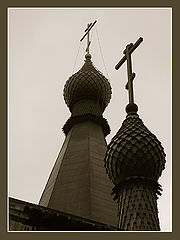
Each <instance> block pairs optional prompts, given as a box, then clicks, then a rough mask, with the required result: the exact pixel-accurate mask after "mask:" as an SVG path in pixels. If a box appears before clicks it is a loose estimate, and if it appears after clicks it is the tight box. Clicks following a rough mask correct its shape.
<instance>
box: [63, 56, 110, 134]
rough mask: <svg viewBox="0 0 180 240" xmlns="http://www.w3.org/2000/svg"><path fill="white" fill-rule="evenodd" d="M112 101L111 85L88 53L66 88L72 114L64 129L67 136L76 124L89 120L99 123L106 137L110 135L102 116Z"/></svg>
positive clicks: (65, 91)
mask: <svg viewBox="0 0 180 240" xmlns="http://www.w3.org/2000/svg"><path fill="white" fill-rule="evenodd" d="M110 99H111V86H110V83H109V81H108V80H107V79H106V77H105V76H104V75H103V74H102V73H101V72H100V71H99V70H97V69H96V68H95V67H94V65H93V63H92V61H91V55H90V54H89V53H87V54H86V55H85V63H84V65H83V66H82V68H81V69H80V70H79V71H78V72H77V73H75V74H73V75H72V76H71V77H70V78H69V79H68V80H67V82H66V84H65V86H64V100H65V103H66V104H67V106H68V107H69V109H70V111H71V113H72V115H71V117H70V119H68V121H67V122H66V123H65V125H64V127H63V131H64V132H65V134H67V133H68V131H69V130H70V129H71V128H72V126H73V125H74V124H75V123H77V122H81V121H84V120H88V119H89V120H92V121H95V122H98V123H99V124H100V125H101V126H102V129H103V132H104V135H105V136H106V135H107V134H109V133H110V128H109V125H108V123H107V121H106V119H104V118H103V117H102V114H103V112H104V110H105V108H106V106H107V105H108V103H109V102H110Z"/></svg>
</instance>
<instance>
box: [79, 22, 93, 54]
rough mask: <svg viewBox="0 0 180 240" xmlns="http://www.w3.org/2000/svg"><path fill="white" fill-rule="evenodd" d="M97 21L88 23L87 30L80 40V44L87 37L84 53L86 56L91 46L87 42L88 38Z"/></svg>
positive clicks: (89, 42) (88, 41)
mask: <svg viewBox="0 0 180 240" xmlns="http://www.w3.org/2000/svg"><path fill="white" fill-rule="evenodd" d="M96 22H97V21H94V23H88V25H87V28H86V30H85V34H84V36H83V37H82V38H81V40H80V41H81V42H82V40H83V39H84V38H85V37H86V36H87V48H86V52H87V54H88V55H89V47H90V44H91V41H90V40H89V37H90V30H91V29H92V28H93V26H94V25H95V24H96Z"/></svg>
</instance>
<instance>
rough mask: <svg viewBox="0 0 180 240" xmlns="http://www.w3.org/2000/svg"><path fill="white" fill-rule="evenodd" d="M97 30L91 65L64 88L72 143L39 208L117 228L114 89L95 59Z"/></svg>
mask: <svg viewBox="0 0 180 240" xmlns="http://www.w3.org/2000/svg"><path fill="white" fill-rule="evenodd" d="M94 24H95V23H93V24H90V25H88V28H87V29H86V34H85V36H86V35H87V36H88V38H87V49H86V52H87V54H86V55H85V63H84V65H83V66H82V67H81V69H80V70H79V71H78V72H77V73H75V74H73V75H72V76H71V77H70V78H69V79H68V80H67V82H66V84H65V86H64V100H65V103H66V104H67V106H68V107H69V109H70V111H71V117H70V118H69V119H68V120H67V122H66V123H65V125H64V127H63V131H64V133H65V135H66V138H65V141H64V144H63V146H62V149H61V150H60V153H59V156H58V158H57V160H56V163H55V165H54V168H53V170H52V172H51V174H50V177H49V179H48V182H47V184H46V187H45V189H44V192H43V194H42V196H41V199H40V202H39V205H41V206H45V207H49V208H52V209H55V210H59V211H62V212H65V213H69V214H73V215H76V216H80V217H84V218H87V219H90V220H94V221H97V222H101V223H105V224H109V225H112V226H115V225H116V224H117V206H116V204H115V202H114V201H113V198H112V196H111V190H112V187H113V185H112V184H111V182H110V181H109V179H108V176H107V175H106V171H105V168H104V157H105V153H106V150H107V144H106V140H105V136H106V135H107V134H108V133H109V132H110V128H109V125H108V123H107V121H106V119H104V118H103V112H104V110H105V108H106V107H107V105H108V103H109V101H110V98H111V86H110V83H109V81H108V80H107V79H106V78H105V77H104V76H103V74H102V73H100V71H98V70H97V69H96V68H95V67H94V65H93V63H92V61H91V55H90V54H89V46H90V41H89V31H90V29H91V28H92V27H93V25H94Z"/></svg>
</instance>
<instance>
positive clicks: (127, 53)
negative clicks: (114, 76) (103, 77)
mask: <svg viewBox="0 0 180 240" xmlns="http://www.w3.org/2000/svg"><path fill="white" fill-rule="evenodd" d="M142 41H143V38H142V37H140V38H139V39H138V40H137V42H136V43H135V44H133V43H130V44H128V45H127V46H126V49H125V50H124V51H123V53H124V54H125V56H124V57H123V58H122V59H121V60H120V61H119V62H118V64H117V65H116V66H115V69H116V70H118V69H119V68H120V67H121V65H122V64H123V63H124V62H125V61H126V60H127V74H128V83H127V84H126V89H127V90H128V92H129V103H134V96H133V83H132V81H133V79H134V78H135V73H132V63H131V53H132V52H134V50H135V49H136V48H137V47H138V46H139V45H140V43H141V42H142Z"/></svg>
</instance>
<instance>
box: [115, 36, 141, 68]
mask: <svg viewBox="0 0 180 240" xmlns="http://www.w3.org/2000/svg"><path fill="white" fill-rule="evenodd" d="M142 41H143V38H142V37H140V38H139V39H138V40H137V41H136V42H135V44H131V47H130V49H129V53H132V52H133V51H134V50H135V49H136V48H137V47H138V46H139V45H140V43H141V42H142ZM124 53H125V52H124ZM125 61H126V56H124V57H123V58H122V59H121V60H120V61H119V62H118V64H117V65H116V66H115V69H116V70H118V69H119V68H120V67H121V65H122V64H123V63H124V62H125Z"/></svg>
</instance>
